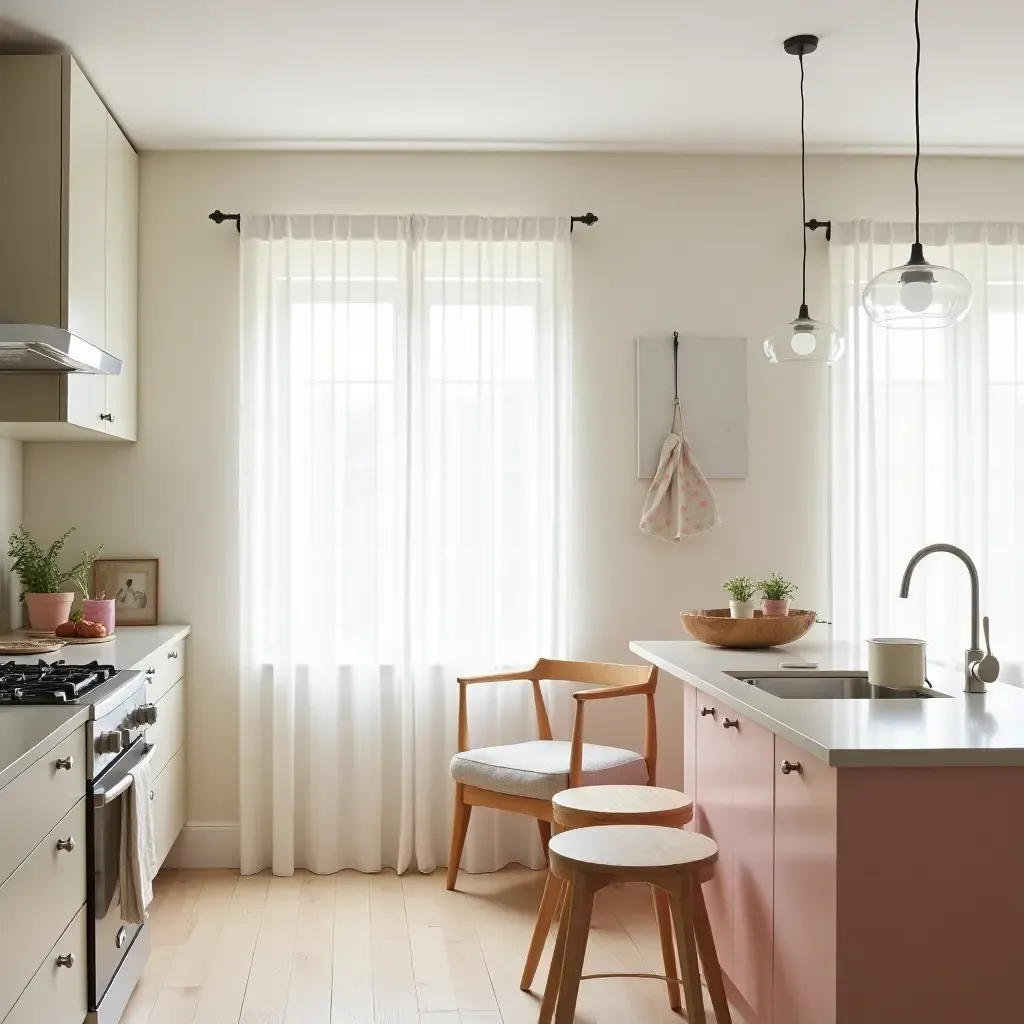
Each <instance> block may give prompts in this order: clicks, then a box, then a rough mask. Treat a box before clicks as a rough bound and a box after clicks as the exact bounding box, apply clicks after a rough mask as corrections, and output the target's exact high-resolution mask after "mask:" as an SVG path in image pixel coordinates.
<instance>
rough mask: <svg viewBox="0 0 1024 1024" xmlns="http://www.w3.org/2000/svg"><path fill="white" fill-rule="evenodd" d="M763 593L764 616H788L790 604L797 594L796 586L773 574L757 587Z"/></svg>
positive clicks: (762, 611) (762, 612) (762, 610)
mask: <svg viewBox="0 0 1024 1024" xmlns="http://www.w3.org/2000/svg"><path fill="white" fill-rule="evenodd" d="M757 587H758V589H759V590H760V591H761V614H762V615H782V616H785V615H788V614H789V602H790V599H791V598H792V597H793V595H794V594H795V593H796V589H797V588H796V584H795V583H790V582H789V580H787V579H785V578H784V577H782V576H780V575H779V574H778V573H777V572H773V573H772V574H771V576H769V577H768V579H766V580H761V582H760V583H758V585H757Z"/></svg>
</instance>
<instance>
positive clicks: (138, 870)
mask: <svg viewBox="0 0 1024 1024" xmlns="http://www.w3.org/2000/svg"><path fill="white" fill-rule="evenodd" d="M131 776H132V784H131V786H129V787H128V791H127V792H126V793H125V795H124V799H123V800H122V801H121V865H120V878H121V917H122V918H123V919H124V920H125V921H127V922H128V923H129V924H142V923H144V922H145V920H146V916H147V915H146V907H147V906H149V904H150V903H151V902H152V900H153V878H154V876H155V875H156V842H155V839H154V837H153V805H152V804H151V803H150V800H149V762H148V761H143V762H142V764H139V765H136V766H135V767H134V768H132V769H131Z"/></svg>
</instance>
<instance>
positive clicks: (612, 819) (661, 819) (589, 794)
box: [519, 786, 693, 1010]
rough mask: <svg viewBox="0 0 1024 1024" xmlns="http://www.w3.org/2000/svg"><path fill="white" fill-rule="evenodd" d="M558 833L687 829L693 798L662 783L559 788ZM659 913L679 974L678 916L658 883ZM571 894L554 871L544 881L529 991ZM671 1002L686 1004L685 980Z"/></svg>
mask: <svg viewBox="0 0 1024 1024" xmlns="http://www.w3.org/2000/svg"><path fill="white" fill-rule="evenodd" d="M551 808H552V817H553V820H554V829H555V831H556V832H560V831H565V830H566V829H570V828H589V827H591V826H593V825H663V826H666V827H669V828H682V827H683V826H684V825H685V824H686V823H687V822H688V821H690V820H691V819H692V818H693V801H692V800H691V799H690V798H689V797H688V796H687V795H686V794H685V793H680V792H679V791H678V790H675V789H660V788H658V787H657V786H579V787H576V788H574V789H566V790H563V791H562V792H561V793H558V794H557V795H555V796H554V797H552V800H551ZM651 891H652V893H653V895H654V912H655V915H656V917H657V921H658V933H659V935H660V937H661V955H662V959H663V961H664V963H665V976H666V978H675V977H677V974H676V957H675V950H674V947H673V942H672V917H671V914H670V912H669V898H668V893H667V892H666V891H665V890H664V889H662V888H660V887H658V886H652V887H651ZM564 893H565V883H564V882H563V881H562V880H561V879H559V878H556V877H555V876H554V875H553V874H552V873H551V872H550V871H549V872H548V877H547V880H546V881H545V883H544V895H543V896H542V897H541V901H540V908H539V909H538V911H537V923H536V925H534V929H533V939H532V940H531V942H530V949H529V951H528V952H527V954H526V965H525V966H524V967H523V977H522V980H521V981H520V983H519V987H520V988H521V989H522V990H523V991H524V992H525V991H527V990H528V989H529V987H530V986H531V985H532V984H533V979H534V975H535V974H536V973H537V964H538V963H539V962H540V958H541V954H542V953H543V952H544V943H545V941H546V940H547V936H548V932H550V930H551V923H552V921H553V920H554V919H555V917H556V915H557V913H558V909H559V907H560V906H561V903H562V899H563V896H564ZM667 984H668V1002H669V1006H671V1007H672V1009H673V1010H678V1009H680V1007H681V1006H682V1003H681V1002H680V999H679V985H678V984H677V983H676V982H675V981H668V982H667Z"/></svg>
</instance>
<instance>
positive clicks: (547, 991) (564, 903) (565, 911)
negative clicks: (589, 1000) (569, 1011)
mask: <svg viewBox="0 0 1024 1024" xmlns="http://www.w3.org/2000/svg"><path fill="white" fill-rule="evenodd" d="M559 888H560V890H561V893H560V895H559V897H558V906H559V910H558V935H557V936H556V937H555V948H554V951H553V952H552V954H551V966H550V967H549V968H548V980H547V983H546V984H545V986H544V998H543V1000H542V1001H541V1004H540V1014H539V1016H538V1017H537V1024H551V1018H552V1017H553V1016H554V1013H555V1003H556V1002H557V1001H558V985H559V982H560V981H561V979H562V962H563V960H564V959H565V942H566V938H567V937H568V934H569V899H570V898H571V893H572V882H562V883H561V885H560V886H559Z"/></svg>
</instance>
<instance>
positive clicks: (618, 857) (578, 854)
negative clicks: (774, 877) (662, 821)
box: [548, 825, 718, 879]
mask: <svg viewBox="0 0 1024 1024" xmlns="http://www.w3.org/2000/svg"><path fill="white" fill-rule="evenodd" d="M548 853H549V855H550V857H551V872H552V874H554V875H555V876H556V877H557V878H562V879H568V878H571V877H572V876H573V874H574V873H575V872H577V871H586V872H587V873H589V874H612V875H615V876H616V878H622V879H628V878H629V877H630V876H631V875H637V876H642V877H643V878H645V879H649V878H656V877H658V876H659V875H662V874H665V875H678V874H680V873H681V872H684V871H686V872H694V873H695V874H697V875H698V877H699V876H701V875H703V874H705V873H706V872H710V870H711V869H713V868H714V865H715V862H716V861H717V860H718V844H717V843H716V842H715V841H714V840H713V839H711V838H710V837H708V836H705V835H701V833H699V832H684V831H683V830H682V829H679V828H669V827H666V826H664V825H596V826H591V827H588V828H577V829H572V830H571V831H569V832H559V834H558V835H556V836H552V837H551V843H550V844H549V846H548Z"/></svg>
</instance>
